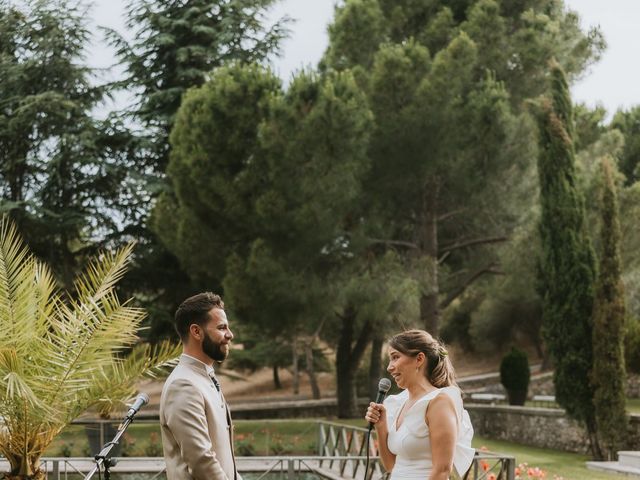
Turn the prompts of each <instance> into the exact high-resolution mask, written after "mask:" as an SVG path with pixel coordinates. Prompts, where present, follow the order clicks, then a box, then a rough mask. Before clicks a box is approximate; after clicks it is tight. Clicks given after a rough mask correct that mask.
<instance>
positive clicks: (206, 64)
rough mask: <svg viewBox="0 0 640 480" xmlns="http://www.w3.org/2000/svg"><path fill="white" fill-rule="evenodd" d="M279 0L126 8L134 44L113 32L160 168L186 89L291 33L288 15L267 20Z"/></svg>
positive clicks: (138, 3)
mask: <svg viewBox="0 0 640 480" xmlns="http://www.w3.org/2000/svg"><path fill="white" fill-rule="evenodd" d="M276 2H277V0H249V1H247V0H188V1H183V2H173V1H171V2H167V1H165V0H134V1H132V2H130V3H129V5H128V7H127V22H126V25H127V27H128V28H129V29H130V30H131V31H132V32H134V38H133V41H132V42H127V41H126V40H125V38H124V37H123V36H121V35H119V34H118V33H117V32H115V31H113V30H111V31H108V38H109V39H110V40H111V43H112V44H113V45H114V46H115V47H116V49H117V55H118V57H119V59H120V61H121V62H122V64H123V65H124V66H125V68H126V74H125V78H124V79H123V80H122V81H121V82H120V83H121V85H122V86H123V87H124V88H127V89H129V90H133V91H135V92H136V99H137V101H136V103H135V105H134V107H133V109H132V110H131V112H130V113H131V114H132V115H133V116H134V118H135V119H136V120H137V121H138V122H140V123H141V124H142V125H143V126H144V127H145V128H147V129H148V130H147V133H148V135H149V137H148V140H149V143H148V144H147V145H146V146H147V148H148V150H147V154H148V155H147V156H146V159H147V162H148V163H147V164H148V165H149V166H151V167H152V169H153V171H154V172H155V173H157V174H162V173H164V171H165V169H166V166H167V163H168V161H169V157H168V152H169V142H168V139H169V133H170V132H171V128H172V127H173V123H174V120H175V115H176V112H177V111H178V108H179V107H180V103H181V101H182V96H183V94H184V93H185V92H186V91H187V90H188V89H189V88H191V87H197V86H200V85H202V84H203V83H205V82H206V81H207V79H208V78H209V75H210V73H211V71H213V70H214V69H216V68H218V67H220V66H222V65H224V64H225V63H227V62H230V61H240V62H249V63H250V62H262V61H264V60H265V59H266V58H267V57H268V56H269V55H271V54H273V53H274V52H275V51H277V49H278V45H279V42H280V40H282V38H284V36H285V35H286V29H285V25H286V19H285V20H284V21H283V20H281V21H277V22H275V23H274V24H273V25H268V20H267V11H268V9H269V8H270V7H271V6H273V5H274V4H275V3H276Z"/></svg>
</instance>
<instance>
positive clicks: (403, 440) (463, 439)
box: [384, 386, 475, 480]
mask: <svg viewBox="0 0 640 480" xmlns="http://www.w3.org/2000/svg"><path fill="white" fill-rule="evenodd" d="M437 395H448V396H449V397H451V399H453V403H454V405H455V408H456V413H457V415H458V439H457V443H456V448H455V452H454V455H453V466H454V468H455V470H456V472H458V474H459V475H460V476H462V475H464V474H465V473H466V471H467V470H468V469H469V467H470V466H471V462H472V461H473V456H474V454H475V450H474V449H473V448H471V439H472V438H473V427H472V425H471V420H470V419H469V414H468V413H467V411H466V410H465V409H464V408H463V407H462V396H461V394H460V390H459V389H458V388H457V387H453V386H452V387H445V388H439V389H437V390H434V391H433V392H429V393H427V394H426V395H424V396H423V397H422V398H420V399H419V400H418V401H417V402H416V403H414V404H413V405H412V406H411V407H410V408H409V410H407V411H406V412H404V416H403V419H402V423H401V425H400V428H398V429H397V430H396V426H397V418H398V414H399V413H400V411H401V409H402V406H403V405H404V404H405V402H406V401H407V400H408V398H409V392H407V391H406V390H404V391H403V392H402V393H399V394H398V395H390V396H389V397H387V399H386V400H385V401H384V405H385V407H386V409H387V425H388V430H389V436H388V438H387V445H388V447H389V450H390V451H391V453H393V454H394V455H396V462H395V465H394V467H393V470H392V471H391V477H390V480H405V479H418V478H419V479H421V480H426V479H428V478H429V475H430V474H431V467H432V462H431V442H430V439H429V427H427V424H426V420H425V418H426V417H425V414H426V411H427V406H428V405H429V402H430V401H431V400H432V399H433V398H435V397H436V396H437Z"/></svg>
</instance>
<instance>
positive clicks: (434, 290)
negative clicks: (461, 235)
mask: <svg viewBox="0 0 640 480" xmlns="http://www.w3.org/2000/svg"><path fill="white" fill-rule="evenodd" d="M425 188H426V191H425V193H424V195H423V196H422V225H421V228H420V230H421V231H420V240H419V242H418V244H419V245H420V247H421V251H422V255H424V256H426V257H427V258H428V259H429V260H430V264H431V265H430V266H429V269H430V270H429V272H426V276H427V278H426V279H423V280H426V281H424V286H423V290H422V293H421V295H420V319H421V320H422V324H423V325H424V328H425V330H426V331H427V332H429V333H431V335H433V336H434V337H437V336H438V334H439V331H440V307H439V305H438V298H439V296H440V288H439V285H438V281H439V279H438V215H437V212H438V206H437V201H438V190H439V187H438V182H437V180H434V181H432V182H430V183H429V184H428V185H427V186H426V187H425Z"/></svg>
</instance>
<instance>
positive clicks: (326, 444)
mask: <svg viewBox="0 0 640 480" xmlns="http://www.w3.org/2000/svg"><path fill="white" fill-rule="evenodd" d="M137 422H138V423H155V422H157V420H153V419H149V420H146V419H145V420H142V419H139V420H137ZM74 423H76V424H83V425H93V426H95V427H96V428H99V429H100V434H101V439H102V443H104V441H106V440H108V439H105V438H104V436H105V431H106V428H105V427H106V426H107V425H108V424H110V423H113V422H110V421H108V420H107V421H80V422H74ZM317 428H318V430H317V432H318V438H317V451H316V455H315V456H282V457H238V465H239V469H240V470H241V471H252V472H260V473H261V475H260V476H259V477H258V480H261V479H262V478H263V477H265V476H266V475H267V474H270V473H271V474H273V473H279V474H280V477H281V478H283V479H284V478H286V479H287V480H293V479H294V478H296V477H298V476H299V475H300V474H301V473H302V472H311V473H315V474H317V475H318V476H321V477H326V478H334V479H335V478H344V479H357V480H370V479H371V480H380V479H385V478H386V477H387V474H386V473H385V472H384V470H383V468H382V466H381V463H380V458H379V456H378V445H377V440H376V437H375V435H371V438H370V442H369V445H368V453H369V462H370V463H369V470H368V472H369V475H368V476H367V479H365V466H366V463H367V436H368V430H367V429H366V428H361V427H353V426H349V425H344V424H339V423H333V422H326V421H318V422H317ZM42 463H43V465H42V466H43V470H44V471H45V472H47V479H49V478H50V479H52V480H67V479H68V478H69V477H70V476H73V477H74V478H77V475H82V476H83V475H84V474H86V473H87V472H88V471H90V470H91V468H92V467H93V459H91V458H64V457H57V458H43V459H42ZM128 465H131V466H130V467H128V468H130V469H131V471H133V472H143V471H144V472H145V473H147V475H149V480H156V479H157V478H159V477H160V476H161V475H163V473H164V470H165V468H164V462H163V459H162V458H156V459H154V458H143V457H138V458H134V457H128V458H126V459H121V460H120V466H117V467H116V468H114V469H113V471H114V473H115V472H116V471H117V470H119V471H124V470H125V469H126V468H127V466H128ZM142 465H144V467H143V466H142ZM515 466H516V464H515V458H514V457H510V456H505V455H499V454H494V453H491V452H485V451H478V452H476V456H475V458H474V461H473V463H472V465H471V468H470V469H469V471H468V472H466V473H465V475H463V477H462V479H463V480H494V479H495V480H514V479H515ZM452 478H457V477H455V476H454V477H452Z"/></svg>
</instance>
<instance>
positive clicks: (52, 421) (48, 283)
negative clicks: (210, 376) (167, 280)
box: [0, 219, 178, 477]
mask: <svg viewBox="0 0 640 480" xmlns="http://www.w3.org/2000/svg"><path fill="white" fill-rule="evenodd" d="M131 251H132V247H131V246H128V247H126V248H123V249H121V250H119V251H117V252H116V253H109V252H105V253H103V254H102V255H101V256H100V257H99V258H97V259H95V260H94V261H93V262H92V263H91V264H90V265H89V267H88V268H87V270H86V271H85V273H83V274H82V275H81V276H80V277H78V278H77V280H76V282H75V286H74V291H72V292H69V293H67V294H62V293H60V292H58V291H57V288H56V284H55V281H54V279H53V276H52V274H51V271H50V270H49V268H48V267H47V266H46V265H45V264H43V263H41V262H40V261H38V260H36V259H35V258H34V257H33V256H32V255H31V254H30V253H29V251H28V250H27V249H26V248H25V247H24V245H23V243H22V241H21V239H20V237H19V236H18V233H17V231H16V229H15V227H14V226H13V225H12V224H11V223H10V222H9V221H8V220H6V219H5V220H3V222H2V224H1V226H0V323H2V331H3V335H2V338H1V339H0V391H2V392H3V395H2V397H1V398H0V415H2V418H3V419H4V421H3V425H4V428H3V429H2V431H1V432H0V452H2V454H3V456H5V457H6V458H7V459H8V460H9V462H10V464H11V474H12V475H16V476H20V477H28V476H32V475H35V476H36V477H40V476H42V475H43V472H41V471H40V470H39V468H40V463H39V458H40V456H41V455H42V453H43V451H44V449H45V448H46V447H47V446H48V445H49V443H51V441H52V439H53V438H54V437H55V436H56V435H57V434H58V433H59V432H60V431H61V430H62V429H63V428H64V427H65V426H66V425H68V424H69V423H70V422H71V421H72V420H74V419H75V418H76V417H78V416H79V415H80V414H81V413H82V412H84V411H85V410H87V409H88V408H89V407H96V408H97V409H98V410H99V411H101V412H103V413H106V412H108V411H110V410H113V408H115V407H116V406H119V405H122V401H124V400H125V399H127V398H130V397H131V396H132V395H133V393H134V388H135V387H134V382H135V380H137V379H139V378H140V377H141V376H147V377H151V378H155V377H156V376H158V375H160V374H162V373H163V372H165V370H166V368H167V367H168V366H170V365H171V363H172V359H175V358H176V357H177V355H178V349H177V348H176V347H174V346H172V345H170V344H168V343H164V344H161V345H158V346H157V347H154V348H151V347H149V346H147V345H144V344H137V336H136V331H137V330H138V327H139V326H140V323H141V321H142V319H143V317H144V312H143V311H141V310H140V309H137V308H133V307H130V306H127V305H126V303H125V304H123V303H121V302H120V301H119V299H118V297H117V295H116V293H115V285H116V283H117V282H118V280H120V278H122V276H123V274H124V271H125V267H126V265H127V263H128V261H129V258H130V256H131ZM130 349H132V350H131V352H130V354H129V355H126V354H125V353H126V352H127V351H128V350H130Z"/></svg>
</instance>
